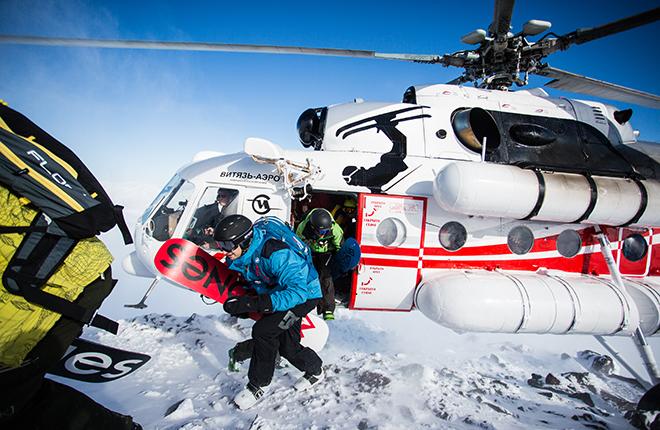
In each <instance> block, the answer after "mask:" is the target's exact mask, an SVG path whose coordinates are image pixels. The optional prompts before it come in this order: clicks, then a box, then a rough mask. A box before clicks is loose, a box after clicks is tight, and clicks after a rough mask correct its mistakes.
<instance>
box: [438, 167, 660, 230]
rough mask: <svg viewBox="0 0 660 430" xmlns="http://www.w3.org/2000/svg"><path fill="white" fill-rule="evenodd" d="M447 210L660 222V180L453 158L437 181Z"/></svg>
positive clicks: (640, 223)
mask: <svg viewBox="0 0 660 430" xmlns="http://www.w3.org/2000/svg"><path fill="white" fill-rule="evenodd" d="M433 197H434V198H435V200H436V202H437V203H438V205H440V206H441V207H442V208H444V209H445V210H448V211H450V212H454V213H460V214H465V215H482V216H492V217H504V218H515V219H531V220H534V221H550V222H567V223H585V224H606V225H632V226H638V227H653V226H657V225H660V182H659V181H657V180H632V179H625V178H609V177H601V176H586V175H580V174H572V173H552V172H541V171H533V170H527V169H522V168H520V167H517V166H506V165H500V164H492V163H475V162H465V161H454V162H452V163H449V164H448V165H447V166H446V167H445V168H443V169H442V170H441V171H440V172H439V173H438V175H437V176H436V178H435V180H434V181H433Z"/></svg>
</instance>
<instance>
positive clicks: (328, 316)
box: [323, 311, 335, 321]
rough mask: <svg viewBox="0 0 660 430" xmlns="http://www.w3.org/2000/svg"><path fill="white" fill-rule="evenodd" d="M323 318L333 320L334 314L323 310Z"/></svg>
mask: <svg viewBox="0 0 660 430" xmlns="http://www.w3.org/2000/svg"><path fill="white" fill-rule="evenodd" d="M323 319H324V320H325V321H334V319H335V314H334V312H332V311H325V312H323Z"/></svg>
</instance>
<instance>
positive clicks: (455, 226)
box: [438, 221, 467, 251]
mask: <svg viewBox="0 0 660 430" xmlns="http://www.w3.org/2000/svg"><path fill="white" fill-rule="evenodd" d="M438 239H439V240H440V245H442V247H443V248H445V249H446V250H447V251H458V250H459V249H461V248H462V247H463V245H465V241H466V240H467V231H466V230H465V227H464V226H463V224H461V223H460V222H456V221H449V222H448V223H445V225H443V226H442V227H441V228H440V231H438Z"/></svg>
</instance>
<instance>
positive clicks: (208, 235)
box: [185, 188, 238, 249]
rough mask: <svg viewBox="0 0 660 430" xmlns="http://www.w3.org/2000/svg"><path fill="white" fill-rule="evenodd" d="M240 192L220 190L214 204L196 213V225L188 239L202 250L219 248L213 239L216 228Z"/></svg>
mask: <svg viewBox="0 0 660 430" xmlns="http://www.w3.org/2000/svg"><path fill="white" fill-rule="evenodd" d="M237 194H238V192H237V191H236V190H230V189H227V188H220V189H218V194H217V196H216V199H215V201H214V202H213V203H210V204H208V205H204V206H202V207H200V208H199V209H197V211H195V219H196V220H197V221H196V222H195V225H194V226H193V228H192V229H190V231H189V232H188V234H187V235H186V237H185V238H186V239H188V240H189V241H191V242H193V243H195V244H197V245H199V246H201V247H202V248H207V249H208V248H214V249H215V248H217V245H216V242H215V240H214V239H213V232H214V228H215V226H216V225H217V224H218V223H219V222H220V221H222V219H224V218H225V217H226V216H227V215H230V214H228V213H227V206H229V204H230V203H231V202H232V201H233V200H234V199H235V198H236V195H237Z"/></svg>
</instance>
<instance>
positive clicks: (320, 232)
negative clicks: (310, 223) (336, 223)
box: [315, 228, 330, 237]
mask: <svg viewBox="0 0 660 430" xmlns="http://www.w3.org/2000/svg"><path fill="white" fill-rule="evenodd" d="M315 231H316V234H317V235H318V237H324V236H327V235H328V233H330V229H329V228H319V229H315Z"/></svg>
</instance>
